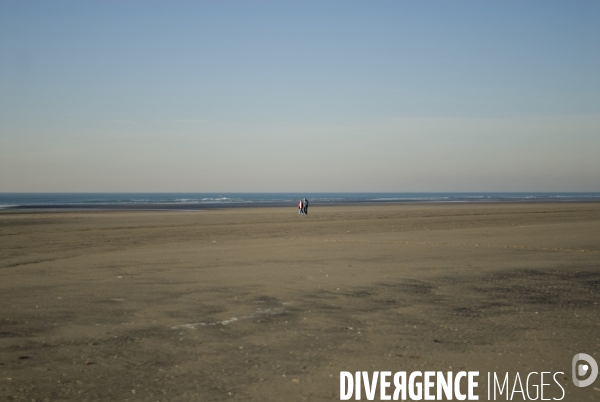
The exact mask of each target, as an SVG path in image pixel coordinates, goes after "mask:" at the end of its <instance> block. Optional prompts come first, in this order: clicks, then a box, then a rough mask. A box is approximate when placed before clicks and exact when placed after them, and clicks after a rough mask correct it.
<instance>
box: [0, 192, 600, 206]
mask: <svg viewBox="0 0 600 402" xmlns="http://www.w3.org/2000/svg"><path fill="white" fill-rule="evenodd" d="M301 198H307V199H308V200H309V202H310V205H325V204H361V203H362V204H364V203H369V204H371V203H431V202H442V203H443V202H557V201H593V202H599V201H600V193H0V209H5V210H6V209H174V210H197V209H207V208H232V207H249V206H290V207H295V206H296V205H297V204H298V201H299V200H300V199H301Z"/></svg>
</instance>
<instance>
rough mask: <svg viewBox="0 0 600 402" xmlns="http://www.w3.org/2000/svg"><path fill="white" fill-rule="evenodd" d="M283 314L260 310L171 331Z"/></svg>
mask: <svg viewBox="0 0 600 402" xmlns="http://www.w3.org/2000/svg"><path fill="white" fill-rule="evenodd" d="M281 314H283V309H260V308H259V309H258V310H257V311H256V312H255V313H253V314H248V315H242V316H239V317H231V318H230V319H228V320H222V321H214V322H196V323H193V324H182V325H175V326H174V327H171V329H182V328H185V329H196V328H197V327H212V326H217V325H229V324H231V323H234V322H236V321H239V320H245V319H249V318H256V317H261V316H272V315H281Z"/></svg>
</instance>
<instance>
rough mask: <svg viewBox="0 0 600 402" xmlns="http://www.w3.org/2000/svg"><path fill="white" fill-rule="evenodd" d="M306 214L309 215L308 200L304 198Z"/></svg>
mask: <svg viewBox="0 0 600 402" xmlns="http://www.w3.org/2000/svg"><path fill="white" fill-rule="evenodd" d="M304 215H308V200H307V199H306V198H305V199H304Z"/></svg>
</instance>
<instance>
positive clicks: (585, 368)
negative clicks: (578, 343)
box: [573, 353, 598, 387]
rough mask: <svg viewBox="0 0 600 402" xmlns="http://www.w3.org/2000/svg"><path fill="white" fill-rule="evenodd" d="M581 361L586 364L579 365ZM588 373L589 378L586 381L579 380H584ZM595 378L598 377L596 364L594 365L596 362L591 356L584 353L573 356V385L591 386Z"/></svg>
mask: <svg viewBox="0 0 600 402" xmlns="http://www.w3.org/2000/svg"><path fill="white" fill-rule="evenodd" d="M582 360H583V361H585V362H586V363H580V362H581V361H582ZM578 363H579V364H578ZM588 373H589V377H588V378H587V379H585V380H580V378H584V377H585V376H586V375H588ZM596 377H598V363H596V360H594V358H593V357H592V356H590V355H587V354H585V353H577V354H576V355H575V356H573V384H575V386H576V387H587V386H588V385H592V383H593V382H594V381H596Z"/></svg>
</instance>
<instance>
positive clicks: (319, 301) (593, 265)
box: [0, 203, 600, 401]
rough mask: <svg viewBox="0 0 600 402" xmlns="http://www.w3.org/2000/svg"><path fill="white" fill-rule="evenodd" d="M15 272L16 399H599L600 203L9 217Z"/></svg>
mask: <svg viewBox="0 0 600 402" xmlns="http://www.w3.org/2000/svg"><path fill="white" fill-rule="evenodd" d="M0 272H1V273H2V276H1V279H2V280H1V282H0V306H1V309H0V400H16V401H21V400H22V401H31V400H36V401H41V400H48V401H57V400H69V401H86V400H90V401H95V400H113V401H117V400H119V401H121V400H132V401H134V400H139V401H190V400H199V401H200V400H201V401H211V400H234V401H242V400H244V401H284V400H285V401H304V400H308V401H325V400H339V396H340V395H339V393H340V389H339V388H340V385H339V374H340V371H350V372H354V371H358V370H366V371H370V372H372V371H375V370H378V371H381V370H390V371H392V372H396V371H409V372H410V371H414V370H443V371H449V370H453V371H455V372H456V371H459V370H478V371H480V378H479V381H480V384H479V388H478V390H479V391H478V394H479V395H480V400H486V399H487V397H486V395H485V393H486V392H487V391H486V390H487V387H486V384H485V381H486V380H485V375H486V373H487V372H488V371H496V372H498V373H501V374H504V373H505V372H510V373H512V374H511V375H514V373H515V372H519V373H521V375H523V374H524V373H525V374H527V373H529V372H531V371H538V372H540V371H550V372H556V371H563V372H565V374H564V376H561V381H562V382H561V384H562V385H563V387H564V389H565V392H566V397H565V399H564V400H565V401H588V400H598V399H600V379H599V380H597V381H596V382H595V384H594V385H593V386H590V387H587V388H576V387H575V386H574V385H573V383H572V381H571V359H572V358H573V356H574V355H575V354H576V353H579V352H584V353H588V354H590V355H592V356H593V357H594V358H595V359H596V360H597V361H598V362H600V308H599V307H600V306H599V305H598V304H599V303H600V204H597V203H554V204H549V203H548V204H544V203H541V204H451V205H449V204H438V205H433V204H432V205H382V206H329V207H319V206H311V207H310V209H309V215H308V216H306V217H302V216H298V215H297V211H296V210H295V208H294V207H291V208H254V209H228V210H207V211H196V212H148V211H138V212H132V211H128V212H114V211H113V212H98V211H94V212H54V213H51V212H43V213H42V212H39V213H35V212H28V213H15V212H4V213H0ZM550 381H552V380H551V379H550ZM553 390H556V387H554V388H550V391H549V393H548V394H547V395H546V397H553V396H556V395H558V396H560V392H558V394H556V393H554V391H553ZM352 400H354V399H352ZM363 400H366V399H365V397H364V394H363ZM503 400H506V399H505V398H503ZM515 400H520V399H519V395H517V396H515Z"/></svg>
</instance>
